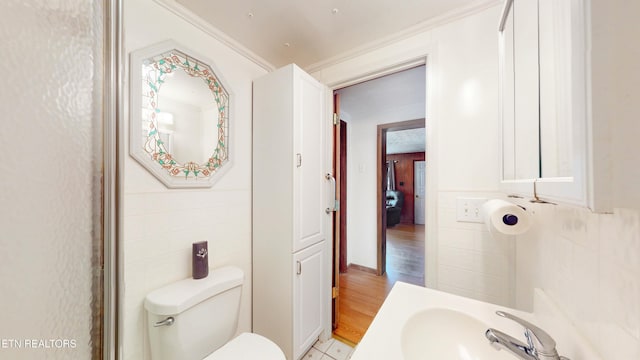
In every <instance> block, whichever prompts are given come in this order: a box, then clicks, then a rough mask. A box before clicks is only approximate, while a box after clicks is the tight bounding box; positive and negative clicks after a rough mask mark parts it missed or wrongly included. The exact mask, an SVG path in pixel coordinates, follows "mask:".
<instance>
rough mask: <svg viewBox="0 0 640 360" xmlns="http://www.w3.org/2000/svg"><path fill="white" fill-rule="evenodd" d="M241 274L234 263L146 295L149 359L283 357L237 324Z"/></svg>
mask: <svg viewBox="0 0 640 360" xmlns="http://www.w3.org/2000/svg"><path fill="white" fill-rule="evenodd" d="M243 280H244V273H243V272H242V270H241V269H239V268H237V267H232V266H228V267H223V268H220V269H216V270H214V271H212V272H211V273H210V274H209V276H208V277H206V278H204V279H199V280H194V279H185V280H181V281H178V282H175V283H173V284H170V285H167V286H165V287H163V288H160V289H157V290H155V291H153V292H152V293H150V294H149V295H147V297H146V299H145V302H144V307H145V309H146V310H147V315H148V316H147V324H148V328H149V345H150V346H151V359H153V360H175V359H180V360H253V359H256V360H257V359H260V360H285V356H284V353H283V352H282V350H280V348H279V347H278V346H277V345H276V344H275V343H273V342H272V341H270V340H269V339H267V338H265V337H263V336H260V335H257V334H251V333H243V334H240V335H239V336H237V337H236V338H234V339H232V338H233V336H234V334H235V333H236V328H237V325H238V314H239V312H240V294H241V293H242V282H243Z"/></svg>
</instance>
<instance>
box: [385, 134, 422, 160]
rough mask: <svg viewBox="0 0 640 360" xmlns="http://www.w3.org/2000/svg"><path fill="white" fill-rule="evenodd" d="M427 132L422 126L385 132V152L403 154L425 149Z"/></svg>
mask: <svg viewBox="0 0 640 360" xmlns="http://www.w3.org/2000/svg"><path fill="white" fill-rule="evenodd" d="M426 138H427V133H426V132H425V129H424V128H420V129H409V130H397V131H389V132H387V154H405V153H413V152H425V151H427V143H426Z"/></svg>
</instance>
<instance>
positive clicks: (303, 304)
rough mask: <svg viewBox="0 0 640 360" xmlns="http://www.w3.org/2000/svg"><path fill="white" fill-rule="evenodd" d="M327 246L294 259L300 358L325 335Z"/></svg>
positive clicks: (322, 244)
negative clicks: (324, 280)
mask: <svg viewBox="0 0 640 360" xmlns="http://www.w3.org/2000/svg"><path fill="white" fill-rule="evenodd" d="M324 254H325V242H324V241H322V242H320V243H318V244H316V245H313V246H311V247H309V248H307V249H304V250H302V251H299V252H297V253H295V254H294V256H293V267H294V281H293V311H294V313H293V349H294V359H298V358H300V357H301V356H302V355H304V352H305V351H306V350H307V349H308V348H309V347H310V346H311V345H313V343H314V342H315V341H316V339H317V338H318V336H319V335H320V333H321V332H322V319H323V316H324V315H323V314H324V306H323V304H324V303H325V301H324V294H325V291H324V288H325V286H324V282H323V279H324V271H325V266H324V264H325V260H324V257H325V255H324Z"/></svg>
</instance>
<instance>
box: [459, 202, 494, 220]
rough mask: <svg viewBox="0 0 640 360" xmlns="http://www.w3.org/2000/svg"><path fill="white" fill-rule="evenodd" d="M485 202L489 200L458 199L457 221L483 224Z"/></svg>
mask: <svg viewBox="0 0 640 360" xmlns="http://www.w3.org/2000/svg"><path fill="white" fill-rule="evenodd" d="M485 202H487V199H483V198H457V206H456V220H458V221H460V222H473V223H483V222H484V219H483V215H482V204H484V203H485Z"/></svg>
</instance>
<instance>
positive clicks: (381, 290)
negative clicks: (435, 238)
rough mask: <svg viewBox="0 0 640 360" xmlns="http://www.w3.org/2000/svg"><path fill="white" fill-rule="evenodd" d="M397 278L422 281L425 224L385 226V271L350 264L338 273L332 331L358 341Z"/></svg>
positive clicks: (355, 341)
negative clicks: (335, 321) (336, 317)
mask: <svg viewBox="0 0 640 360" xmlns="http://www.w3.org/2000/svg"><path fill="white" fill-rule="evenodd" d="M396 281H404V282H408V283H412V284H416V285H424V225H404V224H399V225H396V226H395V227H393V228H389V229H387V273H386V274H384V275H383V276H377V275H375V274H374V273H372V272H368V271H364V270H362V269H359V268H357V267H352V266H350V267H349V269H348V270H347V272H345V273H342V274H340V297H339V302H340V317H339V320H338V327H337V328H336V329H335V330H334V335H335V336H337V337H339V338H342V339H344V340H347V341H348V342H351V343H353V344H357V343H359V342H360V340H361V339H362V337H363V336H364V333H365V331H367V329H368V328H369V325H371V322H372V321H373V318H374V317H375V315H376V314H377V313H378V310H379V309H380V306H381V305H382V303H383V302H384V299H385V298H386V297H387V294H389V291H391V288H392V287H393V284H395V282H396Z"/></svg>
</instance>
